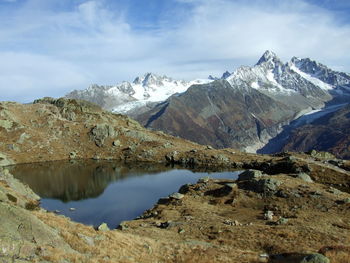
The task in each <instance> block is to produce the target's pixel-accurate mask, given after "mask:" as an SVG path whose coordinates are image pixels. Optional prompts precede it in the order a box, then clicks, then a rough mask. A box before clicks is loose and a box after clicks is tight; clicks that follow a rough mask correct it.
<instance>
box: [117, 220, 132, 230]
mask: <svg viewBox="0 0 350 263" xmlns="http://www.w3.org/2000/svg"><path fill="white" fill-rule="evenodd" d="M117 228H118V229H119V230H122V231H124V230H127V229H128V228H129V226H128V225H127V224H126V222H124V221H122V222H121V223H120V224H119V226H118V227H117Z"/></svg>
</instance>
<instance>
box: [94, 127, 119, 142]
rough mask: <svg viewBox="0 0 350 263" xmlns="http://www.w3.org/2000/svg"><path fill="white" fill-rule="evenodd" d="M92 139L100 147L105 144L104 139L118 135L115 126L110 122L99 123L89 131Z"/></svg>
mask: <svg viewBox="0 0 350 263" xmlns="http://www.w3.org/2000/svg"><path fill="white" fill-rule="evenodd" d="M89 136H90V139H91V140H92V141H94V142H95V144H96V145H97V146H98V147H102V146H103V145H104V141H105V139H106V138H108V137H115V136H117V132H116V131H115V130H114V128H113V127H112V126H110V125H108V124H97V125H96V126H95V127H93V128H92V129H91V130H90V132H89Z"/></svg>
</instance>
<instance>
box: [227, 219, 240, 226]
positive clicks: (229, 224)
mask: <svg viewBox="0 0 350 263" xmlns="http://www.w3.org/2000/svg"><path fill="white" fill-rule="evenodd" d="M223 223H224V224H225V225H228V226H241V225H242V224H241V223H240V222H238V221H237V220H234V221H231V220H230V219H226V220H225V221H224V222H223Z"/></svg>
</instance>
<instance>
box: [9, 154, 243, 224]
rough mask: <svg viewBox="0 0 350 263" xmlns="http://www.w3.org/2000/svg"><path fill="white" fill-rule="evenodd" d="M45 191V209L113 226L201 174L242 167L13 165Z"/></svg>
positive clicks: (224, 174)
mask: <svg viewBox="0 0 350 263" xmlns="http://www.w3.org/2000/svg"><path fill="white" fill-rule="evenodd" d="M9 170H10V172H11V173H12V174H13V175H14V177H15V178H17V179H19V180H20V181H22V182H23V183H25V184H27V185H28V186H29V187H30V188H31V189H32V190H33V191H34V192H35V193H36V194H37V195H39V196H40V198H41V200H40V205H41V207H42V208H44V209H46V210H48V211H52V212H55V213H57V214H61V215H65V216H67V217H69V218H71V219H72V220H73V221H76V222H80V223H83V224H86V225H92V226H94V227H97V226H99V225H100V224H102V223H107V225H108V226H109V227H110V228H111V229H113V228H116V227H117V226H118V225H119V224H120V223H121V222H122V221H125V220H132V219H135V218H136V217H138V216H140V215H141V214H142V213H143V212H144V211H145V210H147V209H150V208H152V207H153V206H154V205H155V204H156V203H157V201H158V200H159V199H160V198H163V197H166V196H169V195H170V194H172V193H174V192H177V191H178V190H179V188H180V187H181V186H182V185H184V184H187V183H196V182H197V181H198V179H200V178H203V177H206V176H208V177H210V178H214V179H236V178H237V176H238V174H239V173H240V172H241V171H220V172H219V171H215V172H212V171H209V170H203V169H202V170H188V169H184V168H181V167H171V166H165V165H164V164H163V165H161V164H150V163H141V164H140V163H138V164H135V163H132V164H125V163H118V162H115V161H101V160H71V161H55V162H44V163H32V164H20V165H16V166H11V167H9Z"/></svg>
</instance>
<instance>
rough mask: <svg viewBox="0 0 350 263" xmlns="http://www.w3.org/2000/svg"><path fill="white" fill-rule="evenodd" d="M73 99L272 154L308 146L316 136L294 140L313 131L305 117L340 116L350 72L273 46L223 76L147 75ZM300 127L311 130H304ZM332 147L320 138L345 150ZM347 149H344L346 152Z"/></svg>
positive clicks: (201, 139) (192, 136) (349, 91)
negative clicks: (285, 57) (286, 57)
mask: <svg viewBox="0 0 350 263" xmlns="http://www.w3.org/2000/svg"><path fill="white" fill-rule="evenodd" d="M66 97H68V98H76V99H84V100H88V101H91V102H94V103H96V104H98V105H100V106H102V107H103V108H105V109H107V110H111V111H113V112H117V113H123V114H127V115H129V116H131V117H133V118H135V119H136V120H138V121H139V122H140V123H142V124H143V125H144V126H145V127H147V128H150V129H155V130H162V131H165V132H167V133H169V134H172V135H176V136H180V137H183V138H185V139H189V140H192V141H195V142H198V143H201V144H208V145H211V146H213V147H217V148H226V147H232V148H236V149H238V150H243V151H247V152H256V151H259V152H263V153H270V152H276V151H280V150H304V149H308V148H309V147H308V143H307V142H308V141H310V140H306V139H305V140H304V143H303V145H304V147H300V145H299V146H297V144H296V143H293V141H296V140H297V139H298V141H300V137H303V138H304V137H307V136H306V134H305V133H307V130H306V126H305V121H304V122H302V121H299V122H298V121H297V120H299V119H303V120H309V121H307V123H308V125H309V126H307V127H310V124H311V125H312V121H316V120H317V119H318V118H317V116H319V115H320V109H322V112H326V113H329V114H330V113H333V114H336V113H334V112H338V110H339V109H342V107H343V106H344V107H346V105H347V103H348V101H349V97H350V75H349V74H347V73H343V72H338V71H334V70H332V69H330V68H328V67H327V66H325V65H323V64H321V63H318V62H316V61H313V60H311V59H309V58H303V59H301V58H297V57H293V58H292V59H291V60H290V61H289V62H287V63H284V62H282V61H281V59H279V58H278V56H277V55H276V54H275V53H273V52H271V51H266V52H265V53H264V54H263V55H262V57H261V58H260V59H259V60H258V62H257V63H256V64H255V65H254V66H252V67H248V66H242V67H239V68H238V69H236V70H235V71H233V72H228V71H226V72H225V73H223V75H222V77H220V78H217V77H213V76H209V77H208V79H200V80H194V81H188V82H187V81H181V80H173V79H171V78H169V77H166V76H158V75H155V74H152V73H147V74H145V75H144V76H143V77H138V78H136V79H135V80H134V81H133V82H132V83H129V82H122V83H121V84H118V85H115V86H98V85H93V86H91V87H89V88H88V89H86V90H82V91H73V92H71V93H69V94H67V95H66ZM338 105H340V106H338ZM329 108H330V109H334V110H330V111H328V110H327V109H329ZM317 112H318V113H317ZM321 115H322V114H321ZM315 116H316V117H315ZM322 116H323V115H322ZM311 120H312V121H311ZM342 121H348V118H342ZM291 124H293V125H291ZM316 127H318V126H317V125H316ZM298 128H300V129H301V130H302V131H303V132H300V131H299V132H297V131H296V129H298ZM313 129H317V128H313ZM293 131H294V132H293ZM278 135H279V137H278ZM281 135H283V136H281ZM276 138H278V140H277V139H276ZM296 138H297V139H296ZM317 138H319V140H321V139H322V138H323V137H322V136H321V137H317ZM333 143H334V144H338V143H339V140H337V141H334V142H333ZM342 143H344V141H342ZM321 145H323V146H322V147H321ZM327 145H328V146H327V147H324V144H322V143H321V144H320V143H315V142H313V143H312V147H316V148H320V149H319V150H328V149H331V150H332V149H335V148H337V147H336V146H334V145H332V142H328V144H327ZM310 147H311V146H310ZM334 147H335V148H334ZM343 148H347V147H345V146H344V147H343ZM337 149H339V147H338V148H337ZM341 152H344V151H338V152H337V153H338V154H340V155H342V156H344V153H341ZM345 152H346V151H345Z"/></svg>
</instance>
